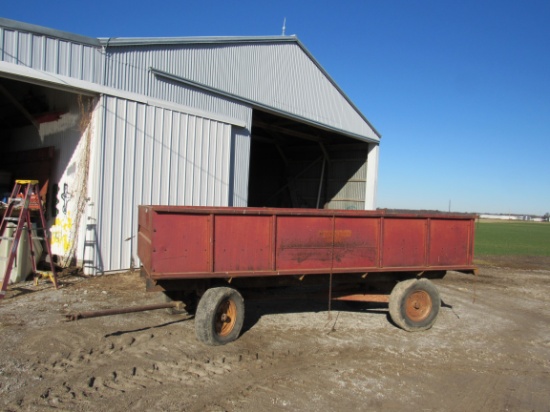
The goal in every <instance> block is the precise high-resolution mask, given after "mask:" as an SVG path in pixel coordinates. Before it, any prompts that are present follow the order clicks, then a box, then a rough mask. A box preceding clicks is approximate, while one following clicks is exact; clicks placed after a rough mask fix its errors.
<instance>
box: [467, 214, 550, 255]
mask: <svg viewBox="0 0 550 412" xmlns="http://www.w3.org/2000/svg"><path fill="white" fill-rule="evenodd" d="M487 255H489V256H509V257H511V256H524V257H527V256H532V257H536V256H540V257H550V223H535V222H516V221H502V222H500V221H499V222H493V221H482V220H480V221H477V222H476V238H475V256H476V258H480V257H482V256H487Z"/></svg>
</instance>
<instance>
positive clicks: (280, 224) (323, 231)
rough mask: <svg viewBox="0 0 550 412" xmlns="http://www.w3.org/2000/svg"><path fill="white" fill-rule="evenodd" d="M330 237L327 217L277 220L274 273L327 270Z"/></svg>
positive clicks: (330, 225) (280, 218) (330, 223)
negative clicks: (287, 270) (277, 271)
mask: <svg viewBox="0 0 550 412" xmlns="http://www.w3.org/2000/svg"><path fill="white" fill-rule="evenodd" d="M331 233H332V219H331V218H330V217H316V216H280V217H278V219H277V270H285V269H324V270H327V269H330V265H331V258H332V251H331V239H332V235H331Z"/></svg>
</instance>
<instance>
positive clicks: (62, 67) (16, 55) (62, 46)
mask: <svg viewBox="0 0 550 412" xmlns="http://www.w3.org/2000/svg"><path fill="white" fill-rule="evenodd" d="M0 47H1V52H0V59H1V60H2V61H5V62H8V63H14V64H19V65H22V66H25V67H30V68H33V69H36V70H42V71H46V72H50V73H54V74H59V75H63V76H68V77H73V78H76V79H79V80H86V81H89V82H93V83H98V84H99V83H101V75H102V73H101V71H102V67H103V54H102V51H101V48H100V47H94V46H90V45H84V44H79V43H75V42H71V41H67V40H63V39H59V38H53V37H49V36H46V35H40V34H36V33H29V32H23V31H18V30H10V29H8V28H5V27H0Z"/></svg>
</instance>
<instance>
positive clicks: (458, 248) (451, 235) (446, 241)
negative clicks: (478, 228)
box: [428, 219, 473, 267]
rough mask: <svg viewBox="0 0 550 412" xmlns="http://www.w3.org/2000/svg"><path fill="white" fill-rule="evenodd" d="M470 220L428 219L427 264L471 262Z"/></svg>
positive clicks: (451, 264)
mask: <svg viewBox="0 0 550 412" xmlns="http://www.w3.org/2000/svg"><path fill="white" fill-rule="evenodd" d="M472 243H473V233H472V221H471V220H454V219H432V220H431V221H430V249H429V254H428V264H429V266H450V267H453V266H469V265H471V264H472V256H471V254H472V251H471V249H472V248H471V245H472Z"/></svg>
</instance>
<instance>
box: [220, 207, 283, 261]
mask: <svg viewBox="0 0 550 412" xmlns="http://www.w3.org/2000/svg"><path fill="white" fill-rule="evenodd" d="M272 222H273V220H272V219H271V217H270V216H224V215H221V216H216V218H215V225H214V239H215V240H214V245H215V246H214V271H215V272H233V271H251V272H254V271H266V270H272V269H273V264H272V259H271V256H272V255H271V250H272V237H273V235H272V233H273V227H272V226H273V225H272Z"/></svg>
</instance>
